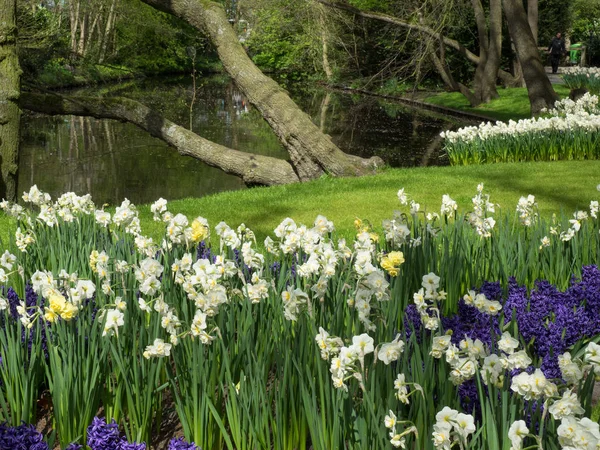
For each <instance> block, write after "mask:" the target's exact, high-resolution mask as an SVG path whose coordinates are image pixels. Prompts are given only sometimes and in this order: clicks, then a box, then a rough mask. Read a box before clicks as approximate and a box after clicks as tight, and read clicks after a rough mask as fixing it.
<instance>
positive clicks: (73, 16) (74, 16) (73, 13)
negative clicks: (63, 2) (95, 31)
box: [69, 0, 81, 55]
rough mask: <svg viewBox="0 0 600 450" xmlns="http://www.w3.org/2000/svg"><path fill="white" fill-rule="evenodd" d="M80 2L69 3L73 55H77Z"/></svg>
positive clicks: (75, 0)
mask: <svg viewBox="0 0 600 450" xmlns="http://www.w3.org/2000/svg"><path fill="white" fill-rule="evenodd" d="M80 6H81V2H80V0H70V1H69V19H70V24H71V36H70V37H71V53H72V54H73V55H76V54H77V29H78V27H79V8H80Z"/></svg>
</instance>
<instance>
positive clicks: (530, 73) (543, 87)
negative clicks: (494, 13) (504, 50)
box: [502, 0, 558, 114]
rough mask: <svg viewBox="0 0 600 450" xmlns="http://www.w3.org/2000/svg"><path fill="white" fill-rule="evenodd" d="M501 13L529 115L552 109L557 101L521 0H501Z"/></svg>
mask: <svg viewBox="0 0 600 450" xmlns="http://www.w3.org/2000/svg"><path fill="white" fill-rule="evenodd" d="M502 3H503V5H504V14H505V15H506V20H507V22H508V31H509V32H510V37H511V39H512V41H513V42H514V44H515V49H516V51H517V56H518V58H519V62H520V63H521V67H522V69H523V78H524V79H525V84H526V85H527V93H528V95H529V103H531V113H532V114H537V113H539V112H540V111H541V110H542V109H543V108H552V107H554V103H555V102H556V101H557V100H558V95H556V92H554V89H553V88H552V84H551V83H550V80H549V79H548V76H547V75H546V71H545V70H544V66H543V64H542V61H541V59H540V55H539V52H538V49H537V45H536V44H535V39H534V37H533V34H532V33H531V28H530V27H529V22H528V21H527V13H526V12H525V8H524V7H523V0H502Z"/></svg>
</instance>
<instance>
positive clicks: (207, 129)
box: [18, 76, 448, 204]
mask: <svg viewBox="0 0 600 450" xmlns="http://www.w3.org/2000/svg"><path fill="white" fill-rule="evenodd" d="M74 93H77V94H80V95H106V96H113V95H121V96H128V97H131V98H135V99H137V100H140V101H143V102H144V103H146V104H147V105H149V106H151V107H152V108H154V109H157V110H159V111H161V113H162V114H163V115H165V116H166V117H168V118H169V119H171V120H173V121H175V122H177V123H179V124H180V125H184V126H186V127H189V126H190V121H191V126H192V128H193V130H194V131H195V132H197V133H198V134H200V135H201V136H203V137H205V138H207V139H210V140H213V141H215V142H217V143H220V144H223V145H226V146H228V147H231V148H235V149H239V150H243V151H248V152H253V153H259V154H263V155H269V156H274V157H278V158H284V159H285V158H287V153H286V152H285V150H284V149H283V148H282V146H281V145H280V144H279V141H278V140H277V138H276V137H275V135H274V134H273V133H272V131H271V129H270V128H269V126H268V125H267V124H266V123H265V122H264V121H263V119H262V118H261V116H260V115H259V114H258V112H257V111H256V110H255V109H254V108H252V107H251V106H250V105H249V104H248V103H247V101H246V99H245V98H244V96H243V95H242V94H241V93H240V92H239V91H238V90H237V89H236V87H235V86H234V85H233V84H232V83H231V81H230V80H229V79H228V78H226V77H224V76H214V77H210V78H203V79H199V80H197V89H196V100H195V103H194V106H193V109H192V111H191V112H190V104H191V103H192V101H191V100H192V95H193V88H192V84H191V82H190V78H189V77H187V78H180V79H166V80H157V79H151V80H144V81H135V82H126V83H122V84H119V85H111V86H105V87H100V88H94V89H86V90H79V91H76V92H74ZM290 93H291V95H292V97H293V98H294V100H296V101H297V103H298V104H299V105H300V106H301V107H302V108H303V109H304V110H305V111H306V112H307V113H308V114H309V115H310V116H311V117H312V118H313V120H314V121H315V123H316V124H317V125H319V126H320V127H321V129H322V130H324V131H325V132H326V133H328V134H329V135H331V136H332V138H333V140H334V142H335V143H336V144H337V145H338V146H340V147H341V148H342V149H343V150H345V151H347V152H348V153H352V154H355V155H360V156H372V155H377V156H380V157H381V158H383V160H384V161H386V162H387V163H388V164H389V165H391V166H393V167H400V166H405V167H406V166H421V165H440V164H446V163H447V162H446V160H445V159H444V158H443V157H441V156H440V151H439V139H437V136H438V135H439V132H440V131H441V130H442V129H444V128H445V127H447V126H448V124H447V122H445V121H443V120H441V119H437V118H432V117H431V116H428V115H425V114H423V113H416V112H414V111H409V110H405V109H403V108H402V107H401V106H399V105H397V104H394V103H390V102H386V101H382V100H379V99H374V98H371V97H364V96H351V95H348V94H344V93H332V92H329V93H327V92H326V91H324V90H323V89H318V88H310V89H308V88H306V87H304V88H298V87H295V88H293V89H291V91H290ZM23 122H24V123H23V132H22V134H23V137H22V145H21V155H20V161H19V181H18V183H19V192H22V191H25V190H28V189H29V187H31V186H32V185H33V184H37V185H38V187H39V188H40V189H42V190H44V191H46V192H49V193H50V194H51V195H52V196H53V197H55V196H57V195H60V194H62V193H64V192H66V191H74V192H76V193H78V194H84V193H88V192H89V193H91V194H92V197H93V198H94V200H95V201H96V203H98V204H101V203H110V204H115V203H117V202H120V201H121V200H122V199H123V198H124V197H127V198H129V199H130V200H131V201H133V202H134V203H147V202H151V201H154V200H156V199H157V198H159V197H164V198H167V199H169V200H173V199H177V198H183V197H192V196H193V197H199V196H203V195H207V194H212V193H215V192H220V191H225V190H233V189H243V188H244V184H243V183H242V182H241V181H240V180H239V179H238V178H236V177H233V176H230V175H226V174H224V173H223V172H221V171H220V170H218V169H215V168H212V167H208V166H206V165H205V164H203V163H201V162H200V161H198V160H195V159H193V158H190V157H183V156H180V155H179V154H178V153H177V151H176V150H174V149H172V148H170V147H168V146H167V145H166V144H164V143H163V142H162V141H161V140H159V139H156V138H153V137H151V136H149V135H148V134H147V133H146V132H144V131H142V130H140V129H138V128H137V127H135V126H133V125H130V124H125V123H120V122H117V121H112V120H96V119H92V118H88V117H72V116H61V117H44V116H33V117H32V116H27V117H26V118H25V119H24V121H23Z"/></svg>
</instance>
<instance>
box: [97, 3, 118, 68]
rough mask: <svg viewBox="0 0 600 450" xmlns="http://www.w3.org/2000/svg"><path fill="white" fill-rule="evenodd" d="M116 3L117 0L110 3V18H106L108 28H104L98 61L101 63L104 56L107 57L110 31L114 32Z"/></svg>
mask: <svg viewBox="0 0 600 450" xmlns="http://www.w3.org/2000/svg"><path fill="white" fill-rule="evenodd" d="M116 4H117V0H112V2H111V4H110V10H109V11H108V18H107V19H106V28H105V29H104V35H103V36H102V37H101V39H100V42H101V44H100V54H99V56H98V62H99V63H100V64H102V63H103V62H104V58H105V57H106V48H107V46H108V40H109V38H110V33H111V32H112V29H113V26H114V20H115V6H116Z"/></svg>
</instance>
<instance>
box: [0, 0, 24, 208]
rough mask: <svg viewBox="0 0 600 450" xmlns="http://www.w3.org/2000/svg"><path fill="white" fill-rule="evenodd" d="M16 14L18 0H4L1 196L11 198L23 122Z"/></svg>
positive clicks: (0, 3)
mask: <svg viewBox="0 0 600 450" xmlns="http://www.w3.org/2000/svg"><path fill="white" fill-rule="evenodd" d="M16 15H17V2H16V0H0V199H2V198H5V199H7V200H11V201H14V200H15V199H16V196H17V169H18V161H19V126H20V121H21V111H20V109H19V103H18V102H19V95H20V92H21V68H20V66H19V59H18V56H17V48H16V41H17V18H16Z"/></svg>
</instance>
